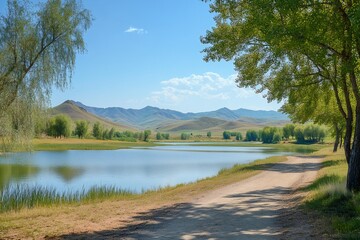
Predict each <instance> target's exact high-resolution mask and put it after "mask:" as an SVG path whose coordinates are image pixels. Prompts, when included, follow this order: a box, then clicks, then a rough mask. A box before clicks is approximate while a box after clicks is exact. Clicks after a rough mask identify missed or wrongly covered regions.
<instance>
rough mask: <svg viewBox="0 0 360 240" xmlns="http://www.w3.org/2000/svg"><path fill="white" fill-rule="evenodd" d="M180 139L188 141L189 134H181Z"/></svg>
mask: <svg viewBox="0 0 360 240" xmlns="http://www.w3.org/2000/svg"><path fill="white" fill-rule="evenodd" d="M180 139H181V140H189V139H190V134H189V133H181V135H180Z"/></svg>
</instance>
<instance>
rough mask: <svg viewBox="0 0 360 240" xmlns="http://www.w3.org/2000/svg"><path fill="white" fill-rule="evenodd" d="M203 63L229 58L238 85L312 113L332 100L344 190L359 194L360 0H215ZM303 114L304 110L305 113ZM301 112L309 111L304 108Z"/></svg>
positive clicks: (212, 5) (203, 38)
mask: <svg viewBox="0 0 360 240" xmlns="http://www.w3.org/2000/svg"><path fill="white" fill-rule="evenodd" d="M210 2H211V4H210V8H211V11H213V12H214V13H216V17H215V18H214V19H215V22H216V26H215V27H213V28H212V29H211V30H210V31H208V32H207V33H206V35H205V36H204V37H202V39H201V40H202V42H203V43H204V44H208V46H207V47H206V48H205V50H204V52H205V54H206V55H205V60H206V61H210V60H221V59H225V60H232V61H234V65H235V68H236V70H237V71H238V73H239V74H238V77H237V80H236V81H237V83H238V85H239V86H240V87H252V88H254V89H256V91H257V92H264V93H265V95H266V97H267V98H268V100H269V101H273V100H278V101H280V100H285V102H286V101H288V100H289V99H291V98H292V97H293V96H296V95H303V98H304V99H303V100H301V97H297V98H296V99H297V101H298V102H297V103H299V104H307V107H308V108H309V109H310V108H313V109H315V107H314V106H315V105H317V104H318V102H317V101H318V99H321V96H322V95H324V94H326V95H329V96H330V95H331V98H333V99H335V101H336V106H337V111H338V113H339V114H338V115H340V116H341V117H342V119H343V121H344V122H345V125H346V129H345V137H344V149H345V155H346V159H347V161H348V177H347V188H348V189H349V190H351V191H359V190H360V91H359V68H358V66H359V58H360V1H352V0H346V1H340V0H329V1H321V0H315V1H308V0H296V1H287V0H214V1H210ZM305 109H306V108H305ZM303 114H308V113H307V111H303Z"/></svg>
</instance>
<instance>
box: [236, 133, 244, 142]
mask: <svg viewBox="0 0 360 240" xmlns="http://www.w3.org/2000/svg"><path fill="white" fill-rule="evenodd" d="M235 139H236V141H241V140H242V139H243V137H242V134H241V133H240V132H238V133H236V136H235Z"/></svg>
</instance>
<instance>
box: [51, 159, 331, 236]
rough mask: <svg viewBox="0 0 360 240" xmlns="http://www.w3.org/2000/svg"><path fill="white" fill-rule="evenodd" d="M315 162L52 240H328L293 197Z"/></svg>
mask: <svg viewBox="0 0 360 240" xmlns="http://www.w3.org/2000/svg"><path fill="white" fill-rule="evenodd" d="M320 166H321V158H317V157H288V161H286V162H282V163H277V164H275V165H274V166H273V167H272V168H270V169H268V170H265V171H263V172H262V173H260V174H258V175H256V176H253V177H251V178H248V179H246V180H243V181H241V182H238V183H235V184H231V185H229V186H226V187H223V188H220V189H217V190H215V191H212V192H210V193H206V194H204V195H202V196H199V197H197V198H196V199H194V200H193V201H191V202H187V203H180V204H176V205H173V206H170V207H163V208H159V209H153V210H150V211H146V212H142V213H140V214H138V215H137V216H136V217H134V218H133V219H132V220H131V221H129V222H128V223H127V224H126V226H119V228H111V229H105V230H100V231H96V232H86V233H76V234H75V233H74V234H67V235H63V236H58V237H55V238H53V239H126V240H133V239H183V240H190V239H329V238H330V236H329V235H327V234H326V233H325V232H323V231H319V229H317V228H316V227H315V226H314V225H313V224H312V223H313V220H314V219H311V216H307V215H306V214H305V213H304V212H303V211H302V210H301V209H299V208H298V203H299V199H301V198H302V197H303V196H302V194H301V193H299V192H297V191H295V190H296V189H298V188H299V187H301V186H305V185H307V184H309V183H310V182H311V181H313V180H314V179H315V178H316V175H317V171H318V170H319V168H320Z"/></svg>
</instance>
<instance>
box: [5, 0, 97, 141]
mask: <svg viewBox="0 0 360 240" xmlns="http://www.w3.org/2000/svg"><path fill="white" fill-rule="evenodd" d="M90 23H91V16H90V13H89V11H88V10H86V9H83V8H82V6H81V5H80V4H79V3H78V1H75V0H65V1H60V0H49V1H45V2H43V3H41V4H38V5H36V7H35V5H31V4H29V3H28V1H25V0H18V1H7V11H4V15H2V16H0V129H6V131H2V132H1V136H2V137H5V138H8V137H7V136H10V137H11V136H13V135H14V134H15V135H17V137H11V138H12V139H13V140H14V139H19V138H22V137H25V138H27V137H28V136H31V135H32V133H33V131H34V123H35V121H34V117H38V116H41V115H43V114H40V115H39V114H37V115H34V114H33V113H34V112H35V111H36V109H37V108H44V106H45V103H46V101H47V99H48V96H49V93H50V92H51V89H52V87H53V86H56V87H58V88H61V89H62V88H64V87H66V86H67V84H68V82H69V80H70V79H71V76H72V72H73V70H74V66H75V60H76V54H77V53H82V52H84V50H85V43H84V39H83V34H84V32H85V31H86V30H87V29H88V28H89V26H90ZM20 105H21V106H20ZM21 109H22V111H20V110H21ZM25 112H26V115H27V117H26V118H25V119H24V118H22V115H23V113H25ZM14 114H18V115H17V116H16V117H15V116H14ZM14 117H15V118H18V119H23V120H26V122H22V123H21V126H18V127H20V128H19V130H20V129H27V130H26V131H23V130H21V131H19V130H16V129H14V130H13V131H11V130H12V128H9V126H10V125H9V123H11V121H12V119H14ZM18 123H20V121H16V124H18Z"/></svg>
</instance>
